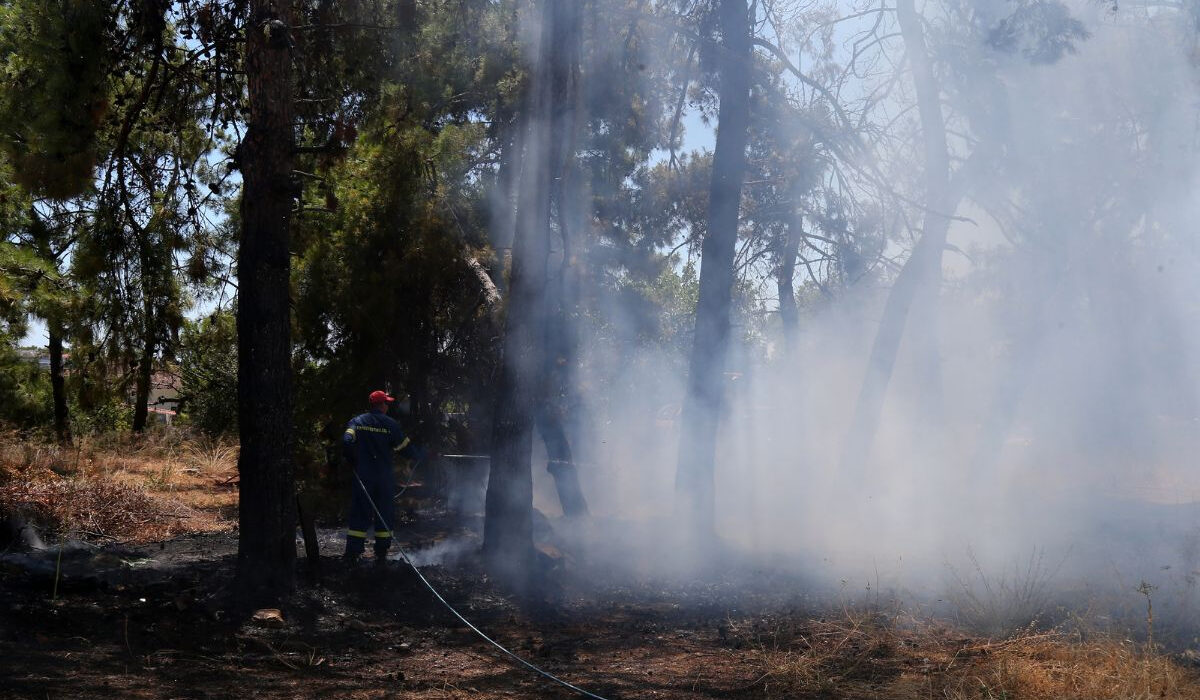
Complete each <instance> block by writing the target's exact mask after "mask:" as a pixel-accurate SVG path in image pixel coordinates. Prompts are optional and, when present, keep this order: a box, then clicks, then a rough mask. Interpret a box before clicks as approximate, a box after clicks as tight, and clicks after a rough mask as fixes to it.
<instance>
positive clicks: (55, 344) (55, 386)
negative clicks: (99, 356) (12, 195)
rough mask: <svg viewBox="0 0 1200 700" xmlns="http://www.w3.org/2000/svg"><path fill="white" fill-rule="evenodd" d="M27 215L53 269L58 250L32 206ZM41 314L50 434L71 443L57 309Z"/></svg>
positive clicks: (39, 249)
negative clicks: (51, 415)
mask: <svg viewBox="0 0 1200 700" xmlns="http://www.w3.org/2000/svg"><path fill="white" fill-rule="evenodd" d="M29 215H30V217H32V219H33V223H34V226H33V232H34V245H35V246H36V251H37V254H38V256H39V257H40V258H42V259H43V260H45V261H46V262H48V263H50V264H52V265H53V266H54V269H55V271H57V270H58V268H59V258H60V256H61V255H62V251H59V252H58V253H55V252H54V247H53V245H52V244H51V241H50V238H51V235H50V234H51V232H50V228H49V227H48V226H47V225H46V222H44V221H43V220H42V217H41V216H39V215H38V212H37V208H36V207H32V206H31V207H30V208H29ZM44 318H45V320H46V335H47V349H48V350H49V352H50V391H51V394H52V400H53V402H54V435H55V437H57V438H58V441H59V443H61V444H64V445H69V444H71V420H70V414H69V413H68V410H67V386H66V381H65V380H64V378H63V335H64V332H63V323H62V319H61V317H60V316H59V315H58V313H57V312H55V311H53V310H52V311H48V312H46V315H45V317H44Z"/></svg>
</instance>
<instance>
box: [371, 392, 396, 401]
mask: <svg viewBox="0 0 1200 700" xmlns="http://www.w3.org/2000/svg"><path fill="white" fill-rule="evenodd" d="M395 400H396V399H394V398H392V397H391V396H388V395H387V392H386V391H372V392H371V395H370V396H368V397H367V403H373V404H374V403H384V402H387V403H391V402H393V401H395Z"/></svg>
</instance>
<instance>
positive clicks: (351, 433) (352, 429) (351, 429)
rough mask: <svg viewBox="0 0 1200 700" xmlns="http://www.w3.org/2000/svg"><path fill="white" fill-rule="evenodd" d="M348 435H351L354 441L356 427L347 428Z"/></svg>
mask: <svg viewBox="0 0 1200 700" xmlns="http://www.w3.org/2000/svg"><path fill="white" fill-rule="evenodd" d="M346 435H349V436H350V440H351V441H352V442H353V441H354V428H346Z"/></svg>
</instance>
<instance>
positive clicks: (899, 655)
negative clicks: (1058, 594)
mask: <svg viewBox="0 0 1200 700" xmlns="http://www.w3.org/2000/svg"><path fill="white" fill-rule="evenodd" d="M754 643H755V644H757V649H758V653H757V655H756V656H757V659H756V660H757V662H758V663H760V664H761V668H762V676H761V678H760V679H759V682H758V686H759V687H760V688H761V690H762V691H763V694H764V695H765V696H767V697H778V698H791V697H810V696H813V697H819V696H829V695H833V696H836V697H842V698H893V699H895V700H906V699H916V698H931V697H936V698H950V699H953V700H998V699H1000V698H1004V699H1006V700H1016V699H1017V698H1034V699H1038V700H1041V699H1045V700H1051V699H1054V700H1057V699H1078V700H1085V699H1086V700H1100V699H1103V698H1113V699H1116V698H1121V699H1122V700H1125V699H1140V698H1146V699H1149V698H1200V673H1197V671H1196V670H1195V669H1194V668H1186V667H1184V666H1182V665H1180V664H1178V663H1176V662H1175V661H1173V660H1172V659H1171V658H1170V657H1167V656H1164V655H1160V654H1156V653H1153V652H1146V651H1144V650H1141V649H1139V648H1138V647H1137V646H1136V645H1134V644H1132V643H1130V642H1127V641H1124V640H1117V639H1112V638H1104V639H1097V640H1093V641H1083V640H1082V639H1081V638H1079V637H1072V636H1068V635H1065V634H1061V633H1056V632H1047V633H1037V634H1035V633H1033V632H1032V631H1030V630H1028V629H1027V630H1023V631H1021V632H1019V633H1018V634H1017V635H1015V636H1013V637H1011V638H1009V639H1007V640H1004V641H1000V642H992V641H988V640H981V639H976V638H971V637H964V636H961V635H958V634H956V633H955V631H954V630H951V629H947V628H945V627H938V626H936V625H933V624H930V623H914V624H911V625H907V626H905V627H900V626H899V625H896V624H892V623H887V622H881V621H879V620H878V619H875V620H871V619H865V618H863V617H862V616H855V615H853V614H849V615H846V616H845V617H844V618H842V619H836V620H831V621H824V620H823V621H814V622H810V623H807V624H806V625H804V626H802V627H801V628H798V629H796V630H794V631H791V632H788V633H787V634H784V635H778V634H774V635H772V634H768V635H764V636H760V637H758V638H757V639H756V640H755V642H754Z"/></svg>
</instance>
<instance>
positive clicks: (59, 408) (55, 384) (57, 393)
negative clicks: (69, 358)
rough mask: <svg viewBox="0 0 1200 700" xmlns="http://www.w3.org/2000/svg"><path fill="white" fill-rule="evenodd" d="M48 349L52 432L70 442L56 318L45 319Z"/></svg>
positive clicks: (61, 340) (61, 353)
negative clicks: (52, 410) (52, 407)
mask: <svg viewBox="0 0 1200 700" xmlns="http://www.w3.org/2000/svg"><path fill="white" fill-rule="evenodd" d="M46 332H47V336H48V339H49V350H50V390H51V392H52V393H53V395H54V434H55V436H56V437H57V438H58V441H59V442H60V443H61V444H64V445H69V444H71V420H70V415H69V414H68V412H67V386H66V381H65V380H64V378H63V330H62V324H61V323H59V322H58V320H56V319H47V321H46Z"/></svg>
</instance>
